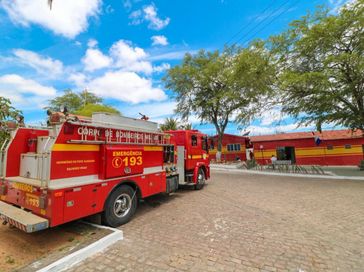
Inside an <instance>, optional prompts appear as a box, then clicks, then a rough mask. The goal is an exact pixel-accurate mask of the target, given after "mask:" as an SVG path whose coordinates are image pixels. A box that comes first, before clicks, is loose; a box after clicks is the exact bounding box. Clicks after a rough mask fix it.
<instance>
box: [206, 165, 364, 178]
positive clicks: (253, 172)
mask: <svg viewBox="0 0 364 272" xmlns="http://www.w3.org/2000/svg"><path fill="white" fill-rule="evenodd" d="M211 170H214V171H227V172H235V173H245V174H256V175H266V176H281V177H299V178H320V179H334V180H356V181H364V177H352V176H324V175H303V174H290V173H270V172H261V171H254V170H242V169H237V168H232V167H226V168H224V167H211Z"/></svg>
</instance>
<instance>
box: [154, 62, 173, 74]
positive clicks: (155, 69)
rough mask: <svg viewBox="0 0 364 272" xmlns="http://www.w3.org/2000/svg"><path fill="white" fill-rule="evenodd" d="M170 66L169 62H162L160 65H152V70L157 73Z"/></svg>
mask: <svg viewBox="0 0 364 272" xmlns="http://www.w3.org/2000/svg"><path fill="white" fill-rule="evenodd" d="M170 68H171V65H170V64H169V63H162V64H161V65H158V66H154V67H153V71H154V72H157V73H162V72H164V71H166V70H168V69H170Z"/></svg>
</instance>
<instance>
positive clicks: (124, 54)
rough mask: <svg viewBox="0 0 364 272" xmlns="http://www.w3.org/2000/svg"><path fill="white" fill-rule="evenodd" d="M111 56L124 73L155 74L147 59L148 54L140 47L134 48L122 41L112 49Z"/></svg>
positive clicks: (129, 43)
mask: <svg viewBox="0 0 364 272" xmlns="http://www.w3.org/2000/svg"><path fill="white" fill-rule="evenodd" d="M110 56H111V57H113V59H114V60H115V65H116V67H118V68H121V69H123V70H124V71H129V72H143V73H146V74H150V73H152V72H153V67H152V64H151V63H150V62H148V61H145V59H146V58H147V57H148V54H147V53H146V52H145V51H144V49H142V48H140V47H133V46H132V44H131V42H128V41H125V40H120V41H118V42H116V43H114V44H113V45H112V47H111V48H110Z"/></svg>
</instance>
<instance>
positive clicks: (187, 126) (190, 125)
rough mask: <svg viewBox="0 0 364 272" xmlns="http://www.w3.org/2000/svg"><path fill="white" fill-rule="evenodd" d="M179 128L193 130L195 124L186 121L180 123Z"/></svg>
mask: <svg viewBox="0 0 364 272" xmlns="http://www.w3.org/2000/svg"><path fill="white" fill-rule="evenodd" d="M179 128H180V129H183V130H192V129H193V126H192V124H191V123H186V124H181V125H179Z"/></svg>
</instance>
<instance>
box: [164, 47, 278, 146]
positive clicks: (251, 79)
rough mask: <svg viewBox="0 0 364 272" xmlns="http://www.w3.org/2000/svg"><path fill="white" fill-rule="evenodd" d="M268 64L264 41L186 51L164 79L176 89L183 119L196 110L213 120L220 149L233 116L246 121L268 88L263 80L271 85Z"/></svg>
mask: <svg viewBox="0 0 364 272" xmlns="http://www.w3.org/2000/svg"><path fill="white" fill-rule="evenodd" d="M267 66H268V67H267ZM270 67H271V64H270V63H269V56H268V54H267V53H266V51H265V50H264V47H263V43H255V44H253V45H252V46H251V47H250V48H248V49H240V48H237V47H226V48H225V49H224V51H223V52H221V53H220V52H219V51H214V52H206V51H204V50H201V51H199V52H198V53H197V54H196V55H191V54H186V55H185V57H184V59H183V62H182V64H181V65H178V66H175V67H173V68H172V69H170V70H169V71H168V74H167V76H166V77H165V78H164V79H163V80H164V82H165V84H166V87H167V88H168V89H170V90H173V91H174V92H175V96H176V100H177V108H176V112H177V113H178V114H179V115H180V116H181V117H182V120H188V117H189V116H190V115H192V114H195V115H197V117H198V118H199V120H200V121H201V123H212V124H214V126H215V128H216V131H217V133H218V135H219V139H218V150H219V151H221V140H222V135H223V134H224V131H225V129H226V126H227V125H228V123H229V122H230V121H233V120H232V119H233V117H234V116H238V118H237V119H236V120H234V121H237V122H239V123H241V124H247V123H248V122H249V121H250V120H251V119H252V118H253V117H254V116H255V114H256V113H257V112H259V110H260V109H261V107H260V106H259V105H262V104H264V103H262V102H263V100H264V99H265V98H266V97H267V90H271V88H270V86H266V85H265V84H268V85H270V84H271V82H273V80H272V77H273V76H274V73H273V74H269V75H268V74H267V72H268V71H269V73H271V72H272V71H274V69H270ZM268 68H269V69H268Z"/></svg>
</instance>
